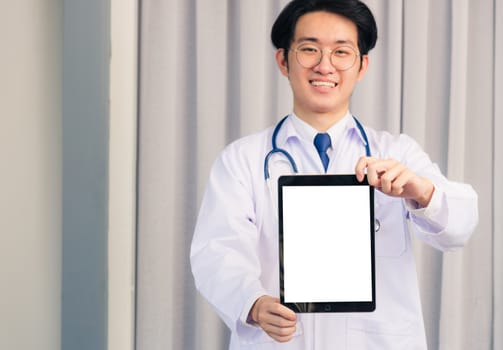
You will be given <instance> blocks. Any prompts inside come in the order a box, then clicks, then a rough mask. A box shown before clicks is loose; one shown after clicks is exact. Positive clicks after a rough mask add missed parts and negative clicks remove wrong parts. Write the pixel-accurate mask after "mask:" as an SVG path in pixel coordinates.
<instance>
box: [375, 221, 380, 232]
mask: <svg viewBox="0 0 503 350" xmlns="http://www.w3.org/2000/svg"><path fill="white" fill-rule="evenodd" d="M374 229H375V232H379V230H380V229H381V222H380V221H379V219H375V220H374Z"/></svg>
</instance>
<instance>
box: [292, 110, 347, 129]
mask: <svg viewBox="0 0 503 350" xmlns="http://www.w3.org/2000/svg"><path fill="white" fill-rule="evenodd" d="M293 112H294V113H295V115H296V116H298V117H299V118H300V119H302V120H303V121H305V122H306V123H307V124H309V125H311V126H312V127H313V128H314V129H316V130H317V131H319V132H326V131H327V130H328V129H330V128H331V127H332V126H334V125H335V124H337V123H338V122H339V121H341V119H342V118H344V117H345V116H346V114H347V113H348V109H346V110H344V111H342V112H338V113H303V112H302V111H297V110H296V109H295V108H294V110H293Z"/></svg>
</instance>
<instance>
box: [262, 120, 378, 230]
mask: <svg viewBox="0 0 503 350" xmlns="http://www.w3.org/2000/svg"><path fill="white" fill-rule="evenodd" d="M287 118H288V116H286V117H284V118H283V119H281V120H280V121H279V123H278V124H277V125H276V127H275V128H274V131H273V133H272V149H271V150H270V151H269V152H268V153H267V155H266V156H265V158H264V178H265V180H266V182H267V183H268V184H269V178H270V176H269V159H270V158H271V157H272V156H273V155H274V154H281V155H283V156H284V157H285V158H286V159H287V160H288V162H289V163H290V166H291V167H292V170H293V172H294V173H295V174H297V173H298V172H299V169H298V168H297V163H295V160H294V159H293V157H292V155H291V154H290V153H288V151H286V150H285V149H283V148H279V147H278V145H277V143H276V138H277V137H278V133H279V131H280V129H281V127H282V126H283V123H284V122H285V120H286V119H287ZM353 119H354V121H355V123H356V126H357V127H358V130H360V134H361V135H362V137H363V141H364V142H365V154H366V156H367V157H370V156H371V152H370V143H369V139H368V137H367V133H366V132H365V129H364V128H363V125H362V124H361V123H360V121H359V120H358V119H357V118H356V117H355V116H353ZM269 188H270V186H269ZM380 228H381V223H380V222H379V220H377V219H376V220H375V230H376V232H377V231H379V229H380Z"/></svg>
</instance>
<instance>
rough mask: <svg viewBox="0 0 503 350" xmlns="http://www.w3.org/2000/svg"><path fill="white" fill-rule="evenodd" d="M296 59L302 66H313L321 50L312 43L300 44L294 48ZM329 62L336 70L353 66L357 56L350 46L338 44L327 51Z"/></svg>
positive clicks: (320, 58) (321, 53)
mask: <svg viewBox="0 0 503 350" xmlns="http://www.w3.org/2000/svg"><path fill="white" fill-rule="evenodd" d="M295 53H296V57H297V61H298V62H299V64H300V65H301V66H303V67H304V68H313V67H314V66H317V65H318V64H320V62H321V60H322V57H323V50H321V49H320V48H319V47H317V46H314V45H312V44H304V45H300V46H299V47H298V48H297V49H295ZM329 54H330V62H331V63H332V65H333V66H334V67H335V68H336V69H338V70H347V69H349V68H351V67H353V66H354V64H355V62H356V59H357V57H358V55H357V53H356V52H355V50H354V49H353V48H352V47H349V46H339V47H336V48H334V49H332V50H330V51H329Z"/></svg>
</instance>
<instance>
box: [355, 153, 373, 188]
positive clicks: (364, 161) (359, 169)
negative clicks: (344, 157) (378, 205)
mask: <svg viewBox="0 0 503 350" xmlns="http://www.w3.org/2000/svg"><path fill="white" fill-rule="evenodd" d="M371 163H372V158H370V157H365V156H362V157H360V159H358V162H357V163H356V166H355V174H356V179H357V180H358V181H360V182H362V181H363V178H364V177H365V173H366V170H367V167H368V166H369V164H371Z"/></svg>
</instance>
